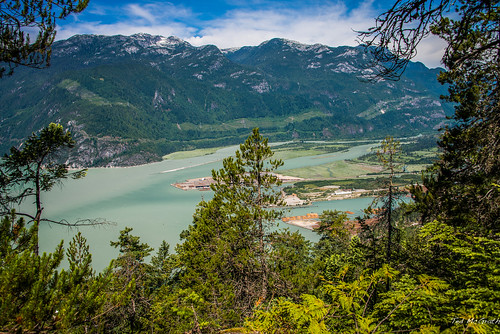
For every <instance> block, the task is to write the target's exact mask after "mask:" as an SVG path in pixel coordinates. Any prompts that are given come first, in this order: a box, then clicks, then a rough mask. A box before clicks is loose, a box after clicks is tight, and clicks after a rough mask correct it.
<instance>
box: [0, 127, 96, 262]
mask: <svg viewBox="0 0 500 334" xmlns="http://www.w3.org/2000/svg"><path fill="white" fill-rule="evenodd" d="M73 145H74V141H73V139H72V138H71V134H70V133H69V131H64V129H63V127H62V125H60V124H54V123H51V124H49V126H47V127H46V128H43V129H42V130H41V131H40V133H39V134H32V135H31V136H30V137H29V138H28V139H27V140H26V142H25V143H24V144H23V145H22V147H21V148H15V147H13V148H11V150H10V154H9V155H5V156H4V157H3V159H2V161H1V162H0V215H8V214H10V212H11V207H12V206H15V205H20V204H21V203H23V202H24V201H26V200H27V199H33V202H34V205H35V207H34V212H17V213H16V215H18V216H21V217H25V218H27V219H28V223H33V224H34V226H35V229H34V231H33V232H34V234H35V236H36V237H37V238H38V226H39V224H40V222H42V221H45V222H48V221H49V222H53V223H56V224H62V225H86V224H87V223H88V222H80V223H76V224H69V223H67V222H66V221H53V220H49V219H46V218H42V213H43V209H44V207H43V203H42V193H43V192H45V191H50V190H51V189H52V188H53V187H54V185H56V184H60V183H61V182H62V180H64V179H66V178H69V177H71V178H73V179H79V178H82V177H84V176H85V173H86V170H80V171H73V172H70V171H69V167H68V166H67V165H66V164H64V163H59V162H58V155H59V153H61V151H62V150H64V149H66V148H71V147H73ZM91 224H93V223H91ZM36 240H37V239H36ZM33 246H34V247H35V253H38V241H36V242H35V243H34V245H33Z"/></svg>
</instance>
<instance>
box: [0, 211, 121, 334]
mask: <svg viewBox="0 0 500 334" xmlns="http://www.w3.org/2000/svg"><path fill="white" fill-rule="evenodd" d="M12 217H15V215H12V216H5V217H4V218H3V223H2V224H3V227H5V226H7V225H8V224H9V223H10V224H12V222H13V221H14V220H12ZM17 224H18V222H16V225H17ZM16 225H15V226H16ZM17 228H18V229H19V234H20V235H28V234H29V231H25V229H26V228H25V227H24V226H21V227H20V225H17ZM31 229H34V227H31ZM16 241H19V239H18V240H16ZM30 242H31V243H33V242H35V237H34V235H32V238H31V240H30ZM12 245H13V244H12ZM66 253H67V257H68V262H69V268H68V269H67V270H64V269H62V270H59V271H58V267H59V266H60V264H61V261H62V259H63V256H64V249H63V247H62V242H61V243H60V244H59V245H58V246H57V247H56V249H55V251H54V252H53V253H50V254H46V253H44V254H42V255H38V254H36V253H34V252H33V250H32V247H24V248H20V247H18V246H14V247H10V248H8V249H6V250H5V249H4V250H3V252H2V254H1V259H0V261H1V264H2V266H1V269H0V295H1V296H2V298H1V299H0V328H1V330H2V331H8V332H24V331H26V332H46V331H56V332H72V333H78V332H87V331H89V330H90V331H92V330H97V329H98V328H100V326H101V319H102V318H101V317H102V315H103V314H105V313H106V312H108V311H109V309H110V308H112V307H115V306H116V305H117V304H120V303H122V302H123V301H124V298H126V296H127V293H128V290H127V289H124V290H120V291H116V292H112V291H110V286H111V285H112V282H113V280H114V276H113V274H112V273H111V271H110V269H109V268H108V269H106V270H105V271H104V272H103V273H100V274H98V275H96V274H95V272H94V271H93V270H92V267H91V263H92V260H91V254H90V253H89V249H88V246H87V244H86V240H85V238H83V237H82V236H81V234H80V233H78V234H77V235H76V236H75V237H74V239H73V240H72V241H71V242H70V245H69V248H68V250H67V251H66Z"/></svg>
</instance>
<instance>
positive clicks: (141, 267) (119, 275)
mask: <svg viewBox="0 0 500 334" xmlns="http://www.w3.org/2000/svg"><path fill="white" fill-rule="evenodd" d="M132 230H133V229H132V228H130V227H126V228H125V229H123V230H122V231H120V236H119V237H118V241H111V242H110V244H111V246H113V247H115V248H118V250H119V252H120V254H119V256H118V258H117V259H116V260H115V262H114V263H113V264H112V267H113V269H114V274H115V276H116V280H115V282H114V284H115V285H114V287H113V289H114V290H115V291H122V290H127V289H128V290H129V291H130V295H129V296H128V297H129V300H128V303H127V304H126V305H120V307H116V308H115V309H113V310H112V312H109V313H108V314H106V317H105V323H106V329H107V331H113V332H118V333H122V332H124V331H126V332H131V333H133V332H137V331H141V330H142V329H143V328H144V326H145V325H146V324H145V323H147V321H146V320H145V316H146V315H147V314H148V312H149V306H150V303H149V302H150V296H149V291H148V287H147V284H146V283H147V280H148V272H149V271H150V269H151V266H150V265H149V264H147V263H145V262H144V261H145V258H146V257H148V256H149V255H150V254H151V251H152V250H153V249H152V248H151V247H150V246H149V245H148V244H146V243H142V242H141V240H140V238H139V237H138V236H134V235H131V234H130V232H132Z"/></svg>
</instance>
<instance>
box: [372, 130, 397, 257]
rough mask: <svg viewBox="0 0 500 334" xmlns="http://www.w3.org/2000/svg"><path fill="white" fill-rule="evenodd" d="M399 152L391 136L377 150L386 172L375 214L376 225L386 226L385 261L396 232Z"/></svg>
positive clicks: (390, 252) (391, 249) (389, 255)
mask: <svg viewBox="0 0 500 334" xmlns="http://www.w3.org/2000/svg"><path fill="white" fill-rule="evenodd" d="M400 153H401V144H400V143H399V141H395V140H394V138H392V137H391V136H388V137H386V138H385V139H384V140H383V141H382V144H381V147H380V149H379V150H377V156H378V159H379V161H380V162H381V163H382V164H383V165H384V167H385V169H386V171H387V172H388V174H389V175H388V177H387V178H386V179H385V180H384V184H383V185H382V188H383V189H384V191H383V192H382V193H381V194H379V197H378V202H382V206H381V207H380V209H381V210H380V212H379V214H378V215H377V225H385V227H386V234H387V235H386V238H387V246H386V258H385V260H386V263H390V261H391V255H392V252H393V247H394V234H395V232H397V230H396V227H395V226H394V221H393V214H394V210H395V209H396V206H397V204H398V203H397V202H398V200H399V197H400V196H401V192H400V191H399V190H398V189H397V188H396V187H395V186H394V176H395V174H396V169H397V167H398V164H397V160H398V156H399V154H400Z"/></svg>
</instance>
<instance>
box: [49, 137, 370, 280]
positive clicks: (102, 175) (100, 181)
mask: <svg viewBox="0 0 500 334" xmlns="http://www.w3.org/2000/svg"><path fill="white" fill-rule="evenodd" d="M372 146H376V144H369V145H360V146H356V147H353V148H351V149H350V150H348V151H347V152H342V153H340V152H339V153H334V154H323V155H318V156H313V157H305V158H296V159H291V160H288V161H285V166H284V167H282V169H291V168H298V167H306V166H314V165H319V164H324V163H328V162H331V161H336V160H343V159H352V158H354V157H357V156H360V155H363V154H365V153H366V152H368V151H369V149H370V148H371V147H372ZM236 149H237V147H236V146H233V147H229V148H224V149H221V150H219V151H217V152H216V153H214V154H210V155H206V156H202V157H195V158H188V159H180V160H166V161H163V162H159V163H154V164H149V165H144V166H138V167H129V168H96V169H90V170H89V172H88V174H87V176H86V177H85V178H83V179H81V180H67V181H65V182H64V185H63V186H62V187H61V188H56V189H54V190H53V191H51V192H50V193H47V194H44V198H43V203H44V207H45V208H46V209H45V211H44V216H45V217H46V218H50V219H54V220H58V219H66V220H67V221H69V222H74V221H75V220H77V219H84V218H90V219H92V218H105V219H106V220H108V221H109V222H113V223H114V224H108V225H102V226H95V227H80V228H79V229H76V228H72V229H69V228H67V227H63V226H60V225H54V224H43V225H42V226H41V227H40V249H41V251H47V252H49V251H53V250H54V248H55V246H56V245H57V244H58V243H59V242H60V241H61V239H64V240H65V246H67V245H68V242H69V241H70V240H71V238H72V237H73V235H74V234H75V233H76V232H77V231H80V232H82V234H83V235H84V236H85V237H86V238H87V240H88V244H89V245H90V251H91V253H92V254H93V265H94V268H95V269H96V270H102V269H103V268H104V267H106V266H107V265H108V264H109V262H110V260H111V259H112V258H114V257H116V256H117V254H118V251H117V250H116V249H114V248H113V247H111V246H110V245H109V242H110V241H112V240H113V241H115V240H117V239H118V236H119V232H120V230H122V229H124V228H125V227H127V226H128V227H132V228H133V229H134V230H133V231H132V234H133V235H138V236H140V237H141V241H142V242H146V243H148V244H149V245H150V246H152V247H154V248H155V249H156V248H157V247H158V246H159V245H160V244H161V242H162V241H163V240H165V241H166V242H167V243H169V244H170V247H171V251H173V250H174V247H175V245H176V244H177V243H178V242H179V234H180V233H181V232H182V231H183V230H184V229H186V228H187V226H188V225H189V224H190V223H191V222H192V215H193V213H194V212H195V209H196V205H197V204H198V203H199V202H200V201H201V200H202V199H205V200H207V199H210V198H211V196H212V193H211V192H210V191H205V192H199V191H183V190H180V189H177V188H175V187H173V186H171V184H172V183H176V182H182V181H184V180H186V179H192V178H197V177H203V176H210V175H211V170H212V169H219V168H221V167H222V162H221V161H222V159H223V158H224V157H227V156H229V155H231V154H233V153H234V151H235V150H236ZM370 203H371V199H369V198H358V199H349V200H342V201H330V202H317V203H314V205H313V206H309V207H303V208H296V209H293V210H292V211H291V213H290V215H294V216H295V215H303V214H305V213H309V212H317V213H321V212H322V211H324V210H333V209H338V210H349V211H353V212H355V215H359V214H361V210H362V209H363V208H365V207H367V206H368V205H369V204H370ZM282 227H289V228H290V229H291V230H292V231H296V230H297V231H300V232H301V233H302V234H303V235H304V236H305V237H306V238H308V239H309V240H311V241H317V240H318V237H317V235H316V234H314V233H313V232H311V231H309V230H305V229H302V228H299V227H295V226H289V225H286V224H284V223H280V224H279V228H282Z"/></svg>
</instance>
